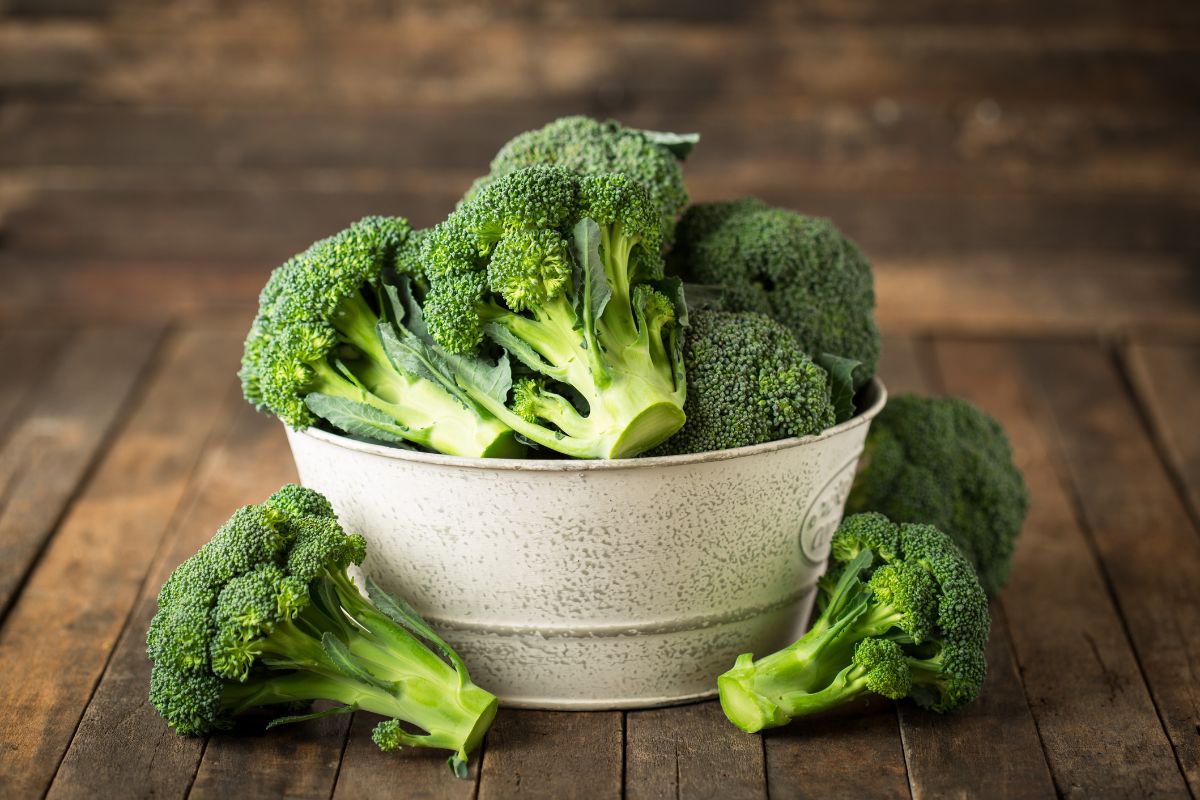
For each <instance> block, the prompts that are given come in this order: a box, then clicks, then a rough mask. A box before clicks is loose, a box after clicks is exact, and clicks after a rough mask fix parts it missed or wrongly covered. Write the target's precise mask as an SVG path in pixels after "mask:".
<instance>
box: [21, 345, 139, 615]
mask: <svg viewBox="0 0 1200 800" xmlns="http://www.w3.org/2000/svg"><path fill="white" fill-rule="evenodd" d="M159 336H160V334H159V332H158V331H157V330H154V329H152V328H112V329H109V328H96V329H85V330H82V331H80V332H78V333H77V334H76V335H75V336H74V337H73V338H72V340H71V341H70V343H69V344H68V345H67V347H66V349H65V351H64V352H63V353H62V354H61V356H60V357H59V358H58V359H56V360H54V361H52V362H50V364H49V365H47V367H48V368H47V367H42V366H35V365H29V366H28V369H29V373H28V374H29V376H30V377H34V376H36V377H38V378H40V380H38V381H37V382H36V384H35V386H34V387H33V388H32V390H31V391H28V392H27V400H26V402H27V404H28V405H29V407H30V408H29V412H28V414H27V415H25V417H24V418H23V419H21V420H20V421H19V422H18V423H17V424H16V425H15V426H14V427H13V428H12V429H11V431H10V432H9V433H8V434H7V437H6V439H5V441H4V444H3V448H2V449H0V498H4V501H3V506H2V507H0V617H2V615H3V614H4V612H6V611H7V609H8V608H9V606H10V605H11V603H12V602H13V600H14V598H15V595H16V592H17V591H18V589H19V587H20V586H21V582H22V581H23V580H24V579H25V576H26V575H27V573H28V571H29V569H30V567H31V566H32V565H33V563H34V561H35V560H36V559H37V558H38V556H39V554H40V553H41V551H42V547H43V545H44V544H45V542H46V540H47V539H48V538H49V536H50V534H51V533H52V531H53V530H54V526H55V524H56V523H57V522H58V519H59V517H60V516H61V515H62V513H63V511H64V510H65V508H66V506H67V504H68V502H69V501H70V500H71V498H72V496H73V495H74V493H75V491H76V489H77V488H78V486H79V483H80V481H81V480H82V479H83V478H84V476H85V475H86V473H87V470H88V468H89V467H90V466H91V465H92V463H93V461H94V460H95V459H96V457H97V454H98V453H99V452H100V451H101V449H102V447H103V445H104V444H105V443H106V437H107V436H108V434H109V432H110V431H111V430H112V428H113V426H114V424H115V423H116V422H117V420H118V418H119V416H120V413H121V409H122V406H123V404H124V403H125V402H126V400H127V399H128V397H129V394H130V392H131V391H132V390H133V387H134V386H135V385H136V383H137V381H138V378H139V377H140V376H141V373H142V370H143V369H144V368H145V366H146V364H147V362H148V361H149V359H150V356H151V354H152V353H153V351H154V347H155V344H156V343H157V341H158V339H159ZM20 384H21V378H17V379H15V380H14V381H13V384H12V385H13V387H14V388H13V389H12V390H6V393H7V392H8V391H13V392H14V393H16V391H17V388H16V387H19V386H20Z"/></svg>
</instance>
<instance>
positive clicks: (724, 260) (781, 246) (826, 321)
mask: <svg viewBox="0 0 1200 800" xmlns="http://www.w3.org/2000/svg"><path fill="white" fill-rule="evenodd" d="M672 264H673V267H674V268H675V269H676V270H677V271H678V272H680V274H681V275H682V276H683V277H684V280H687V281H693V282H697V283H702V284H716V285H720V286H723V287H724V288H725V294H726V297H725V300H724V307H725V310H727V311H758V312H761V313H763V314H768V315H770V316H772V317H774V318H775V319H777V320H779V321H780V322H782V323H783V324H784V325H786V326H787V327H788V328H790V329H791V330H792V332H793V333H794V334H796V338H797V339H798V340H799V342H800V345H801V347H803V348H804V351H805V352H807V353H808V354H810V355H812V356H814V357H816V356H819V355H821V354H822V353H830V354H833V355H836V356H840V357H843V358H848V359H853V360H855V361H858V362H860V366H859V367H858V368H857V369H856V370H855V371H854V387H855V388H856V389H857V388H859V387H861V386H862V385H863V384H865V383H866V382H867V381H868V380H869V379H870V378H871V376H872V375H874V374H875V367H876V364H877V363H878V361H879V331H878V329H877V328H876V327H875V316H874V308H875V289H874V280H873V278H872V275H871V265H870V263H869V262H868V261H867V259H866V257H864V256H863V254H862V252H861V251H860V250H859V249H858V247H856V246H855V245H854V243H853V242H851V241H850V240H849V239H846V238H845V237H844V236H842V235H841V234H840V233H839V232H838V230H837V229H836V228H835V227H834V226H833V224H832V223H830V222H829V221H828V220H824V219H816V218H813V217H805V216H802V215H800V214H797V213H795V212H793V211H788V210H786V209H781V208H771V207H769V206H767V205H766V204H764V203H763V202H762V201H760V200H756V199H754V198H746V199H742V200H734V201H731V202H722V203H701V204H698V205H694V206H692V207H691V208H689V209H688V210H687V213H685V214H684V216H683V219H682V220H680V223H679V229H678V232H677V242H676V245H675V249H674V251H673V252H672Z"/></svg>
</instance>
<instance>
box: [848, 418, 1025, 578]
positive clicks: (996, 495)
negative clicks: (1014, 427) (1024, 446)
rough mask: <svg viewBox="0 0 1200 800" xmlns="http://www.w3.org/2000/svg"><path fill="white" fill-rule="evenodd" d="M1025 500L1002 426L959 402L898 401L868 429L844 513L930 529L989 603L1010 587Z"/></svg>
mask: <svg viewBox="0 0 1200 800" xmlns="http://www.w3.org/2000/svg"><path fill="white" fill-rule="evenodd" d="M1028 506H1029V495H1028V492H1027V491H1026V489H1025V482H1024V480H1023V479H1022V478H1021V473H1020V471H1019V470H1018V469H1017V468H1016V465H1015V464H1013V455H1012V449H1011V448H1010V447H1009V444H1008V438H1007V437H1006V436H1005V435H1004V429H1003V428H1001V427H1000V423H998V422H996V421H995V420H994V419H992V418H991V417H989V416H988V415H987V414H984V413H983V412H982V411H980V410H979V409H978V408H976V407H975V406H973V405H971V404H970V403H968V402H967V401H965V400H962V399H960V398H956V397H944V398H926V397H917V396H915V395H901V396H898V397H894V398H892V399H891V400H889V401H888V404H887V407H886V408H884V410H883V411H882V412H881V413H880V414H879V416H878V417H876V419H875V421H874V422H873V423H872V424H871V430H870V433H868V435H867V444H866V449H865V451H864V453H863V467H862V470H861V471H860V472H859V474H858V477H857V478H856V479H855V481H854V487H853V489H852V490H851V492H850V499H849V501H848V504H847V508H848V509H849V510H850V511H852V512H853V511H878V512H880V513H882V514H886V515H887V516H888V517H891V518H892V519H894V520H898V521H901V522H927V523H929V524H931V525H935V526H937V527H938V528H940V529H942V530H943V531H945V532H946V533H947V534H949V535H950V537H951V538H952V539H954V541H955V543H956V544H957V545H958V546H959V547H960V548H961V549H962V551H963V552H964V553H965V554H966V556H967V558H969V559H970V560H971V563H972V564H974V565H975V569H976V571H977V572H978V574H979V582H980V583H981V584H983V588H984V590H985V591H987V593H988V594H989V595H992V596H994V595H995V594H996V593H997V592H999V591H1000V589H1001V587H1003V586H1004V584H1005V583H1006V582H1007V581H1008V576H1009V573H1010V572H1011V570H1012V555H1013V548H1014V546H1015V545H1016V540H1017V535H1018V534H1019V533H1020V532H1021V525H1022V523H1023V522H1024V520H1025V512H1026V510H1027V509H1028Z"/></svg>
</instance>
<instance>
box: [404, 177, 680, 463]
mask: <svg viewBox="0 0 1200 800" xmlns="http://www.w3.org/2000/svg"><path fill="white" fill-rule="evenodd" d="M661 242H662V236H661V223H660V217H659V213H658V209H657V208H656V207H655V205H654V204H653V203H652V202H651V200H650V197H649V196H648V195H647V193H646V191H645V190H644V189H643V188H642V187H641V186H639V185H638V184H637V183H635V182H633V181H632V180H631V179H630V178H629V177H627V176H625V175H620V174H602V175H588V176H583V177H580V176H578V175H576V174H574V173H573V172H571V171H570V170H567V169H565V168H563V167H560V166H534V167H527V168H525V169H521V170H517V171H516V172H512V173H509V174H508V175H505V176H504V177H502V178H499V179H497V180H495V181H494V182H492V183H490V184H489V185H488V186H487V187H486V188H484V189H482V190H481V191H479V192H478V193H476V194H475V195H474V196H473V197H472V198H471V199H470V200H468V201H465V202H464V203H463V204H462V205H460V206H459V208H458V209H457V210H456V211H455V212H454V213H453V214H451V215H450V217H449V218H448V219H447V220H446V221H445V222H442V223H441V224H440V225H438V226H437V227H435V228H434V229H433V230H432V231H431V232H430V233H429V235H428V236H427V237H426V239H425V242H424V246H423V249H422V255H421V264H422V266H423V268H424V271H425V274H426V275H427V276H428V279H429V294H428V296H427V297H426V300H425V307H424V319H425V322H426V323H427V324H428V326H429V332H430V333H431V334H432V336H433V338H434V339H435V340H436V341H437V342H438V343H439V344H440V345H441V346H442V347H443V348H445V350H446V351H448V353H449V354H451V355H450V357H449V358H448V359H447V364H448V367H449V369H451V370H452V372H453V375H454V378H455V380H456V381H457V382H458V384H459V386H461V387H462V389H463V391H464V392H465V393H466V394H467V395H468V396H469V397H470V398H471V400H472V401H473V402H474V403H476V404H478V405H479V406H480V407H482V408H484V409H486V410H487V411H488V412H490V413H491V414H493V415H494V416H495V417H497V418H498V419H500V420H501V421H503V422H504V423H505V424H507V425H509V426H510V427H511V428H512V429H513V430H515V431H516V432H517V433H518V434H520V435H521V436H522V437H524V438H525V439H527V440H529V441H531V442H534V443H536V444H538V445H541V446H543V447H546V448H549V449H551V450H556V451H558V452H561V453H565V454H567V455H570V456H575V457H577V458H621V457H626V456H634V455H637V454H638V453H641V452H642V451H644V450H646V449H649V448H651V447H653V446H654V445H656V444H658V443H659V442H661V441H663V440H664V439H666V438H667V437H668V436H670V435H671V434H673V433H675V431H677V430H678V429H679V428H680V426H681V425H683V421H684V415H683V402H684V395H685V392H686V386H685V380H684V374H683V361H682V355H681V349H682V343H681V342H680V339H681V329H682V327H683V326H684V325H685V324H686V318H684V317H683V316H682V311H683V309H684V306H683V303H682V292H681V290H680V288H679V285H678V283H677V282H674V283H672V282H664V281H662V280H661V279H662V257H661V255H660V251H661V247H660V245H661ZM499 348H502V349H503V352H502V353H501V355H500V356H499V357H497V358H495V359H494V361H493V358H492V357H491V356H490V355H489V353H490V352H492V351H495V350H498V349H499ZM510 356H511V357H512V358H514V359H516V360H517V361H518V362H519V363H520V366H521V368H522V370H523V371H524V373H523V374H520V375H517V376H516V382H515V383H516V385H515V386H514V375H513V370H512V366H511V363H510V361H509V357H510ZM510 394H512V395H513V397H512V400H511V405H510V400H509V395H510Z"/></svg>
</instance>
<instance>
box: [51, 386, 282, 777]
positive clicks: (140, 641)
mask: <svg viewBox="0 0 1200 800" xmlns="http://www.w3.org/2000/svg"><path fill="white" fill-rule="evenodd" d="M217 430H218V431H220V432H219V433H218V434H217V436H216V441H215V442H214V445H213V446H212V447H211V448H209V449H208V450H206V451H205V453H204V455H203V457H202V461H201V463H200V466H199V467H198V468H197V470H196V477H195V479H194V480H193V481H192V482H191V483H190V484H189V486H188V489H187V497H186V499H185V500H184V501H183V504H182V505H181V508H182V512H181V513H180V514H179V516H178V517H177V521H176V523H175V524H174V525H172V527H171V529H170V530H169V531H168V532H167V534H166V536H165V537H164V540H163V543H162V545H161V547H160V548H159V550H158V553H157V554H156V555H155V557H154V563H153V566H152V567H151V568H150V571H149V573H148V574H147V577H146V581H145V583H144V585H143V586H142V591H141V597H140V599H139V601H138V604H137V606H136V607H135V609H134V611H133V613H132V614H131V615H130V617H129V621H128V623H127V624H126V626H125V630H124V631H123V632H122V634H121V638H120V639H119V640H118V642H117V644H116V647H115V648H114V650H113V655H112V659H111V660H110V662H109V664H108V668H107V669H106V670H105V672H104V675H103V676H102V677H101V679H100V682H99V684H98V685H97V687H96V691H95V694H94V695H93V697H92V700H91V703H90V704H89V705H88V708H87V712H86V713H85V714H84V715H83V719H82V721H81V722H80V723H79V729H78V730H77V731H76V732H75V736H74V738H73V739H72V741H71V746H70V748H69V749H68V750H67V754H66V756H65V757H64V759H63V762H62V765H61V767H60V768H59V770H58V774H57V775H56V776H55V779H54V783H53V784H52V785H51V787H50V792H49V796H50V797H53V798H76V797H96V796H103V797H118V796H125V795H137V796H145V797H149V796H156V797H178V796H181V795H183V794H184V793H185V792H186V791H187V789H188V788H189V787H190V785H191V783H192V780H193V778H194V776H195V774H196V770H197V767H198V765H199V763H200V757H201V754H202V752H203V750H204V743H205V741H204V739H202V738H188V737H182V736H176V735H175V734H174V733H173V732H172V731H171V730H170V728H168V727H167V725H166V723H165V722H163V720H162V718H161V717H160V716H159V715H158V712H157V711H155V710H154V708H153V706H151V705H150V704H149V703H148V702H147V698H146V692H147V686H148V684H149V680H150V662H149V661H148V660H147V659H146V629H147V628H148V627H149V625H150V619H151V617H153V615H154V612H155V610H156V603H155V598H156V597H157V595H158V589H159V587H160V586H161V585H162V583H163V582H164V581H165V580H166V579H167V576H168V575H169V574H170V573H171V571H172V570H173V569H174V568H175V567H176V565H178V564H180V563H181V562H183V561H184V559H186V558H188V556H190V555H191V554H192V553H194V552H196V550H198V549H199V548H200V546H201V545H203V544H204V543H205V542H207V541H208V539H209V537H211V536H212V533H213V531H215V530H216V529H217V527H218V526H220V524H221V523H222V522H224V521H225V520H226V519H228V517H229V515H230V514H231V513H232V512H233V510H234V509H236V508H238V507H240V506H243V505H246V504H248V503H254V502H261V501H262V500H263V499H264V498H265V497H267V496H268V495H269V494H270V493H271V492H273V491H274V490H275V489H277V488H279V486H280V485H281V484H283V483H285V482H287V481H289V480H294V479H295V474H294V473H295V470H294V467H293V466H292V463H291V457H290V455H289V453H288V450H287V445H286V442H285V440H284V437H283V434H282V432H281V431H280V430H279V427H278V423H276V422H275V420H273V419H270V418H268V417H265V416H263V415H261V414H257V413H255V412H254V410H253V409H252V408H250V406H249V405H247V404H246V403H244V402H242V401H241V398H240V397H236V396H229V397H227V398H226V400H225V407H224V409H223V410H222V412H221V419H220V421H219V422H218V427H217ZM281 733H282V731H281ZM284 772H286V773H290V772H291V771H290V770H284Z"/></svg>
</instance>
